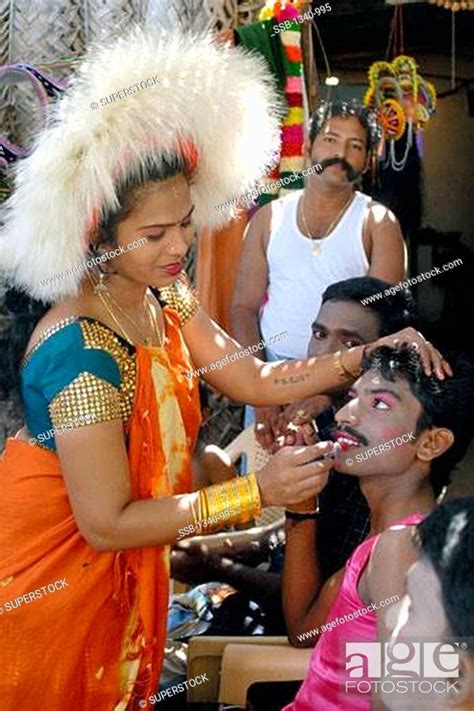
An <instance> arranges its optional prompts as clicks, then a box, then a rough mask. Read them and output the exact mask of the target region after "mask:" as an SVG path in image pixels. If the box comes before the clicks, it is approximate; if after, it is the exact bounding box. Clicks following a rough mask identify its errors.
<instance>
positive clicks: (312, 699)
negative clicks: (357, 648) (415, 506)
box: [283, 513, 424, 711]
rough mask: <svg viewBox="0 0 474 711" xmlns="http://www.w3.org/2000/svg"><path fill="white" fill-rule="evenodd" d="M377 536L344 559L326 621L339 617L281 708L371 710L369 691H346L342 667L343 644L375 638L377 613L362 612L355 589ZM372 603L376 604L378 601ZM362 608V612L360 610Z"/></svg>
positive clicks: (412, 520)
mask: <svg viewBox="0 0 474 711" xmlns="http://www.w3.org/2000/svg"><path fill="white" fill-rule="evenodd" d="M423 518H424V514H419V513H417V514H412V515H411V516H407V517H406V518H403V519H400V521H396V522H395V523H393V524H392V526H390V528H392V527H393V526H398V525H401V524H406V525H411V526H413V525H416V524H417V523H419V522H420V521H422V520H423ZM390 528H389V529H388V530H390ZM379 535H380V534H378V535H377V536H372V537H371V538H368V539H367V540H366V541H364V542H363V543H361V545H360V546H358V547H357V548H356V549H355V551H354V553H353V554H352V555H351V557H350V558H349V560H348V561H347V563H346V567H345V570H344V578H343V580H342V583H341V587H340V589H339V592H338V594H337V596H336V599H335V600H334V602H333V604H332V606H331V609H330V611H329V615H328V618H327V621H326V624H327V623H330V622H332V621H336V620H338V618H339V622H338V624H337V626H336V627H332V629H330V630H326V631H325V632H322V634H321V636H320V638H319V641H318V643H317V644H316V647H315V648H314V652H313V655H312V657H311V662H310V667H309V670H308V674H307V675H306V679H305V680H304V681H303V684H302V685H301V688H300V690H299V691H298V693H297V695H296V697H295V700H294V701H293V703H291V704H289V706H285V708H284V709H283V711H319V710H320V709H321V710H322V709H324V711H341V709H351V711H370V707H371V695H370V693H367V694H364V693H359V692H357V691H356V690H355V689H352V688H349V689H348V691H347V692H346V690H345V682H346V681H348V680H349V676H348V673H347V672H346V670H345V643H346V642H359V643H360V642H376V641H377V626H376V622H377V618H376V613H375V612H371V611H369V612H367V613H365V610H366V609H367V607H368V605H367V604H366V603H365V602H364V601H363V600H362V599H361V597H360V596H359V594H358V592H357V588H358V584H359V580H360V577H361V575H362V573H363V571H364V568H365V566H366V564H367V562H368V561H369V558H370V556H371V555H372V551H373V549H374V547H375V544H376V542H377V540H378V537H379ZM375 602H376V603H377V604H378V603H379V602H381V601H379V600H376V601H375ZM369 607H370V605H369ZM362 610H364V612H361V611H362ZM354 613H357V615H356V616H355V617H354V619H352V618H350V619H349V620H347V621H345V620H344V615H353V614H354ZM341 620H342V622H341ZM363 679H364V677H360V678H359V679H358V681H362V680H363ZM362 688H364V685H363V686H362Z"/></svg>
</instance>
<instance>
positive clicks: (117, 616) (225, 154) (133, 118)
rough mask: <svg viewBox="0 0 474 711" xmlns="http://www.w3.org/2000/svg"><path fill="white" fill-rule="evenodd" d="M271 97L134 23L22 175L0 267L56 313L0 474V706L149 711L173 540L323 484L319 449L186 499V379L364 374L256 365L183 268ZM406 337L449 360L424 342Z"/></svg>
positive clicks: (248, 397) (246, 396)
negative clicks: (21, 428)
mask: <svg viewBox="0 0 474 711" xmlns="http://www.w3.org/2000/svg"><path fill="white" fill-rule="evenodd" d="M272 96H273V90H272V86H271V83H270V81H269V79H268V77H267V74H266V71H265V70H264V68H263V66H262V64H261V62H260V61H259V60H258V59H256V58H254V57H250V56H247V55H245V54H243V53H241V52H239V51H236V50H231V49H229V48H225V47H217V46H215V45H214V44H213V43H212V41H211V40H210V39H209V38H196V37H194V38H193V37H179V36H177V35H174V34H168V33H158V34H145V33H143V32H141V31H139V30H136V31H134V32H133V33H132V34H131V35H130V36H128V37H126V38H124V39H121V40H119V41H117V42H114V43H113V44H111V45H110V46H109V47H105V48H100V49H99V50H98V51H96V52H92V53H91V54H90V55H89V56H88V57H87V58H86V60H85V61H84V63H83V65H82V67H81V69H80V70H79V72H78V74H77V76H76V78H75V80H74V83H73V85H72V87H71V88H70V89H69V90H68V91H67V92H66V95H65V97H64V98H63V99H62V101H61V102H60V104H59V105H58V108H57V112H56V114H55V116H54V120H53V122H52V124H51V125H50V126H49V127H48V128H47V129H45V130H44V132H43V133H42V134H41V135H40V136H39V137H38V140H37V141H36V144H35V147H34V150H33V151H32V153H31V155H30V156H28V157H27V158H25V159H24V160H23V161H22V162H21V165H20V166H19V169H18V173H17V176H16V190H15V192H14V194H13V196H12V198H11V199H10V200H9V202H8V203H7V205H6V208H5V215H4V228H3V231H2V234H1V236H0V266H1V268H2V270H3V271H4V273H5V275H6V277H7V279H8V280H9V281H10V282H11V283H12V284H14V285H15V286H17V287H20V288H21V289H23V290H25V291H26V292H27V293H29V294H30V295H31V296H33V297H35V298H39V299H41V300H43V301H45V302H48V303H51V304H52V305H51V308H50V309H49V311H48V312H47V313H46V315H45V316H44V317H43V318H42V319H41V320H40V322H39V323H38V325H37V326H36V328H35V330H34V332H33V334H32V336H31V338H30V342H29V344H28V347H27V350H26V354H25V357H24V359H23V362H22V366H21V368H22V370H21V387H22V395H23V401H24V406H25V417H26V424H27V429H28V434H26V435H25V433H24V432H23V433H20V435H19V436H17V438H15V439H10V440H8V442H7V446H6V450H5V453H4V455H3V457H2V460H1V461H0V478H1V480H2V485H3V492H2V502H1V504H0V549H1V553H0V613H2V614H1V619H0V625H1V626H2V644H1V645H0V668H1V670H2V674H1V675H0V698H1V699H2V702H1V703H2V711H12V710H13V709H15V711H16V709H17V708H22V709H24V710H25V711H30V709H33V708H35V709H36V708H38V709H48V711H59V710H60V709H61V710H62V709H63V708H64V707H65V705H67V706H68V707H69V708H72V709H80V710H81V711H92V709H94V711H97V710H101V711H102V710H103V711H108V710H112V709H114V710H115V711H119V710H125V709H134V710H135V709H139V708H144V707H145V705H146V704H147V703H148V702H147V701H146V699H148V698H149V695H150V694H152V693H153V691H154V690H155V688H156V684H157V680H158V677H159V672H160V667H161V663H162V659H163V650H164V639H165V632H166V616H167V601H168V585H169V545H170V544H172V543H173V542H174V541H175V540H176V538H177V537H178V535H179V533H180V531H181V530H184V531H186V532H187V534H189V535H190V534H191V533H192V532H194V533H200V532H202V531H204V530H206V531H212V530H218V528H219V527H223V526H225V525H228V524H229V523H238V522H246V521H251V520H253V518H254V517H255V516H256V515H258V513H259V511H260V508H261V506H262V505H263V506H266V505H284V504H294V505H298V504H300V503H301V502H307V500H308V498H310V497H313V498H314V496H315V495H316V493H317V492H318V490H319V489H320V488H321V486H322V481H323V479H324V477H321V476H320V475H321V474H325V473H326V471H327V465H326V464H325V463H323V462H313V461H312V460H313V459H314V457H315V456H316V454H317V453H318V452H319V449H320V450H321V451H322V452H324V451H325V445H322V446H321V445H317V446H316V445H315V446H313V447H307V448H293V449H286V450H284V451H282V452H280V453H279V454H278V455H277V456H276V457H275V458H274V460H273V463H272V464H271V465H268V466H267V467H265V468H264V469H262V470H261V471H260V472H258V473H257V474H256V475H249V476H247V477H241V478H237V479H234V480H231V481H229V482H225V483H223V484H218V485H214V486H211V487H208V488H206V489H202V490H201V491H200V492H198V493H189V492H190V491H191V472H190V459H191V453H192V450H193V446H194V442H195V439H196V434H197V430H198V427H199V421H200V416H199V406H198V398H197V392H196V381H197V379H198V376H197V375H193V370H192V369H193V368H197V369H199V368H200V369H202V374H203V377H204V378H205V379H206V380H207V381H208V382H209V383H210V384H211V385H213V386H214V387H216V388H218V389H219V390H221V391H222V392H224V393H225V394H226V395H228V396H229V397H231V398H234V399H236V400H240V401H243V402H248V403H251V404H254V405H265V404H269V405H271V404H279V403H286V402H288V401H291V400H294V399H297V398H302V397H306V396H309V395H312V394H314V393H315V392H324V391H326V390H329V389H331V388H335V387H337V386H338V385H341V384H346V383H347V382H350V381H351V380H352V379H353V378H354V377H355V376H356V375H357V373H358V372H359V368H360V362H361V358H362V353H361V349H360V348H354V349H351V350H349V351H347V352H345V353H344V354H341V353H338V354H336V355H335V356H328V357H325V358H322V359H318V360H317V361H316V360H315V359H312V360H311V361H308V362H303V361H301V362H294V363H276V364H271V365H270V364H269V365H267V364H264V363H262V362H261V361H260V360H258V359H256V358H254V357H253V356H252V355H251V354H250V352H249V351H246V352H245V351H243V350H241V349H240V347H239V345H238V344H237V343H236V342H235V341H233V340H232V339H231V338H230V337H229V336H228V335H227V334H226V333H225V332H223V331H222V330H220V329H219V328H218V327H217V326H216V324H214V323H213V322H212V321H211V320H210V319H209V318H208V316H207V315H206V314H205V313H204V312H203V311H202V309H200V307H199V304H198V302H197V299H196V297H195V296H194V295H193V293H192V291H191V289H190V288H189V286H188V283H187V281H186V278H185V276H184V275H183V273H182V267H183V259H184V257H185V255H186V252H187V251H188V249H189V246H190V244H191V240H192V236H193V222H194V224H196V225H197V226H210V227H212V226H217V225H219V224H220V223H222V222H223V221H224V220H225V219H226V218H227V217H228V215H227V216H226V214H225V212H222V211H219V210H217V209H215V206H216V205H218V204H221V203H223V202H225V201H227V200H230V199H231V198H234V197H235V196H237V195H239V194H241V193H243V192H245V191H246V190H248V189H249V187H251V186H252V184H254V183H255V181H256V180H257V179H258V177H259V176H260V175H261V174H262V173H263V172H264V171H265V169H266V168H267V167H268V166H269V164H270V163H271V161H272V160H273V157H274V153H275V149H276V148H277V147H278V142H277V140H276V135H277V123H276V120H275V119H273V118H271V114H272V111H273V109H274V107H273V105H272ZM156 290H159V291H156ZM401 338H402V340H403V338H412V339H413V340H417V341H418V343H419V345H420V348H422V350H423V353H424V355H425V356H426V357H427V358H428V359H430V358H431V360H433V361H434V362H435V363H436V364H438V366H439V362H440V359H439V357H438V356H437V355H436V354H435V353H434V352H433V350H432V349H431V348H430V347H429V346H427V345H426V344H425V343H424V342H423V340H422V339H421V337H419V336H417V335H416V334H414V333H413V332H412V333H411V334H408V335H407V334H404V335H402V336H401ZM185 344H186V345H185ZM191 359H192V360H191ZM217 363H219V364H218V365H217ZM318 447H319V449H318ZM318 475H319V476H318ZM306 505H307V504H306ZM311 515H312V514H311Z"/></svg>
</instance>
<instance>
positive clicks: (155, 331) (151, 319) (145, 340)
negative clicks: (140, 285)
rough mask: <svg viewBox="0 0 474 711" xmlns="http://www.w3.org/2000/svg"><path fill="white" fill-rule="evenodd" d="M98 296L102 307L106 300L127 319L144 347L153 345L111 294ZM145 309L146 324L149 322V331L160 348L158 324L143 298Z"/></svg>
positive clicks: (160, 340)
mask: <svg viewBox="0 0 474 711" xmlns="http://www.w3.org/2000/svg"><path fill="white" fill-rule="evenodd" d="M99 296H102V299H101V301H102V303H104V305H105V304H106V299H108V300H109V301H110V302H111V304H112V305H113V306H115V308H116V309H118V310H119V311H120V313H121V314H122V315H123V316H125V318H126V319H128V321H129V322H130V323H131V324H132V325H133V327H134V328H135V330H136V332H137V333H139V334H140V338H141V340H142V341H143V343H144V344H145V346H151V345H153V344H152V339H151V338H150V337H149V336H147V335H146V334H145V333H144V331H143V329H142V327H141V326H140V325H139V324H138V323H137V322H136V321H135V319H133V318H132V317H131V316H130V314H129V313H127V311H125V309H124V308H123V307H122V306H121V305H120V304H119V303H118V301H117V300H116V299H114V297H113V296H112V294H111V293H110V292H108V294H106V295H105V294H103V295H101V294H99ZM104 297H106V298H104ZM145 308H146V312H147V316H148V322H149V324H150V330H151V332H152V333H153V334H154V335H155V337H156V340H157V341H158V345H159V346H160V347H162V346H163V339H162V337H161V334H160V331H159V328H158V324H157V323H156V319H155V317H154V316H153V313H152V310H151V305H150V302H149V301H148V299H147V298H146V296H145ZM109 313H111V312H110V311H109ZM111 315H112V314H111ZM115 320H116V319H115ZM122 330H123V328H122ZM124 333H125V332H124Z"/></svg>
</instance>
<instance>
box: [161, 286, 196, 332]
mask: <svg viewBox="0 0 474 711" xmlns="http://www.w3.org/2000/svg"><path fill="white" fill-rule="evenodd" d="M159 292H160V298H161V299H163V301H165V302H166V303H167V304H168V306H170V307H171V308H172V309H174V310H175V311H176V312H177V313H178V315H179V317H180V319H181V325H182V326H184V324H185V323H186V321H189V319H190V318H192V317H193V316H194V314H195V313H197V312H198V311H199V309H200V308H201V305H200V303H199V301H198V300H197V298H196V296H195V294H194V292H193V289H192V287H191V284H190V282H189V280H188V278H187V276H186V275H184V274H182V275H181V277H179V278H178V279H177V280H176V281H175V282H173V284H171V285H170V286H165V287H164V288H163V289H159Z"/></svg>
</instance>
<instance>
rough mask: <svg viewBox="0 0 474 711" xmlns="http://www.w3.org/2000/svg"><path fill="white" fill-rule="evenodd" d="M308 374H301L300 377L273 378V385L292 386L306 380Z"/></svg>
mask: <svg viewBox="0 0 474 711" xmlns="http://www.w3.org/2000/svg"><path fill="white" fill-rule="evenodd" d="M309 377H310V373H302V374H301V375H289V376H287V377H286V378H275V380H274V381H273V382H274V383H275V385H293V384H294V383H302V382H303V381H304V380H308V378H309Z"/></svg>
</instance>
